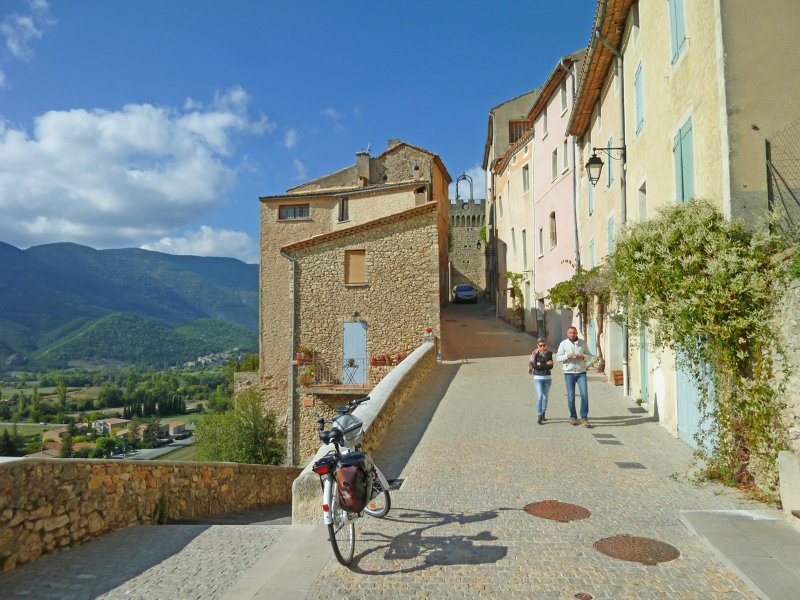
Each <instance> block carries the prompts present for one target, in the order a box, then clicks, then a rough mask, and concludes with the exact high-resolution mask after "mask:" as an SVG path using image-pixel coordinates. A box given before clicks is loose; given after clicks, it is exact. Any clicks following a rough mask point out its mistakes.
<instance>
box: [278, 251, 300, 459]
mask: <svg viewBox="0 0 800 600" xmlns="http://www.w3.org/2000/svg"><path fill="white" fill-rule="evenodd" d="M280 252H281V256H282V257H283V258H285V259H286V260H288V261H289V262H290V263H292V291H291V296H290V297H291V304H290V310H289V312H290V317H289V322H290V323H291V336H290V340H291V347H290V348H289V466H292V465H294V464H295V460H294V458H295V452H294V446H295V440H294V420H295V417H294V394H295V383H294V347H295V343H294V336H295V330H294V329H295V328H294V319H295V288H296V282H297V259H295V258H294V257H293V256H289V255H288V254H286V253H285V252H284V251H283V250H281V251H280Z"/></svg>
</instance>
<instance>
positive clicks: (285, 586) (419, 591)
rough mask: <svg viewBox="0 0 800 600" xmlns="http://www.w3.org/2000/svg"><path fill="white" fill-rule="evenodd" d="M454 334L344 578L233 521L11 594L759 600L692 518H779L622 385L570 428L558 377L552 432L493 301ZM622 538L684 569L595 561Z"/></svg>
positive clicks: (314, 557)
mask: <svg viewBox="0 0 800 600" xmlns="http://www.w3.org/2000/svg"><path fill="white" fill-rule="evenodd" d="M443 329H444V331H445V339H446V343H445V344H444V345H443V348H442V357H443V360H444V364H443V365H442V366H441V368H439V369H437V370H436V371H435V372H434V373H432V374H431V376H430V377H429V379H428V381H427V382H426V384H425V385H424V386H422V389H421V390H420V394H419V395H418V396H417V398H415V400H414V404H413V405H412V406H410V407H409V409H408V410H407V411H406V413H405V414H404V415H403V417H402V418H399V419H398V420H397V421H396V422H395V423H394V425H393V431H392V439H391V440H390V443H387V444H385V445H384V447H383V448H382V449H381V452H379V453H376V454H375V459H376V462H377V463H378V464H379V465H380V466H381V468H382V469H383V470H384V472H385V473H386V474H387V476H388V477H389V478H390V479H394V478H398V479H401V480H402V484H401V487H400V489H399V490H397V491H395V492H393V494H392V505H393V507H392V511H391V512H390V514H389V516H388V518H386V519H382V520H381V519H371V518H368V517H365V518H364V519H362V520H360V521H358V522H357V526H356V535H357V542H356V557H355V559H354V562H353V564H352V565H351V566H352V568H351V569H347V568H345V567H342V566H341V565H339V564H338V563H337V562H336V561H335V559H334V558H333V555H332V552H331V549H330V546H329V544H328V542H327V539H326V536H325V533H324V531H323V530H322V528H319V527H317V528H310V529H309V528H298V527H286V526H278V525H272V524H269V523H270V522H269V521H266V522H262V523H260V524H259V523H258V522H255V523H252V522H248V521H247V519H246V518H242V519H240V520H237V519H235V518H233V519H227V520H226V519H222V520H218V521H211V522H208V523H204V524H184V525H171V526H161V527H131V528H128V529H125V530H122V531H118V532H115V533H112V534H109V535H108V536H105V537H104V538H102V539H100V540H98V541H96V542H92V543H90V544H86V545H84V546H80V547H78V548H75V549H73V550H70V551H67V552H63V553H60V554H56V555H52V556H46V557H43V558H41V559H39V560H37V561H35V562H34V563H32V564H30V565H26V566H24V567H22V568H21V569H19V570H17V571H13V572H11V573H8V574H5V575H0V597H2V598H24V597H27V598H95V597H102V598H176V599H177V598H181V599H182V598H222V597H227V598H257V599H262V598H277V599H281V600H283V599H284V598H303V597H307V598H313V599H325V600H327V599H328V598H331V597H335V598H339V599H344V598H352V599H356V598H357V599H359V600H360V599H362V598H425V597H430V598H456V597H457V598H477V597H481V598H483V597H486V598H493V597H496V598H541V599H547V598H554V599H555V598H564V599H569V598H575V597H576V594H581V593H583V594H588V595H589V596H591V597H592V598H595V599H600V598H603V599H626V598H630V599H633V598H637V599H638V598H682V599H693V598H696V599H701V598H702V599H707V598H720V599H721V598H726V599H727V598H756V597H764V596H763V595H757V593H756V592H754V591H752V590H751V588H750V587H748V585H747V583H745V581H743V580H742V579H740V578H739V577H738V576H737V575H736V572H735V571H734V570H733V569H732V568H731V567H729V566H728V565H729V564H730V562H728V561H725V560H724V558H718V556H717V554H716V553H715V552H714V551H712V550H711V549H710V548H709V546H707V545H706V542H705V541H704V540H703V539H701V538H700V537H697V536H696V535H694V534H693V533H692V532H691V531H690V530H689V529H687V527H686V526H685V525H684V524H683V523H682V522H681V518H682V514H681V511H722V510H727V511H731V510H737V509H745V510H750V511H758V514H777V511H776V510H775V509H774V508H771V507H768V506H765V505H761V504H758V503H755V502H750V501H747V500H745V499H743V498H741V497H740V496H739V494H738V493H737V492H735V491H733V490H729V489H725V488H722V487H721V486H718V485H715V484H711V483H703V484H699V485H698V484H695V483H693V482H692V477H691V473H692V470H691V463H692V453H691V450H690V449H689V448H688V447H687V446H686V445H685V444H684V443H683V442H681V441H679V440H677V439H675V438H673V437H672V436H671V435H670V434H669V433H667V432H666V431H665V430H664V429H663V428H662V427H660V426H659V425H658V424H657V423H653V422H652V421H651V420H650V419H649V417H648V416H647V415H643V414H641V413H640V412H637V411H638V410H639V409H638V407H636V405H635V404H633V403H632V402H631V401H630V400H629V399H624V398H623V397H622V395H621V392H620V388H616V387H614V386H612V385H611V384H608V383H605V382H599V381H590V383H589V393H590V399H591V400H590V419H591V420H592V421H593V423H594V424H595V426H596V428H595V429H585V428H584V427H572V426H571V425H570V424H569V421H568V418H567V416H568V415H567V411H566V400H565V388H564V383H563V377H562V376H561V374H560V372H556V373H554V383H553V387H552V388H551V391H550V407H549V408H548V411H547V416H548V422H547V423H546V424H544V425H541V426H540V425H537V424H536V415H535V409H534V393H533V386H532V384H531V380H530V378H529V376H528V375H527V356H528V353H529V352H530V350H531V349H532V345H533V342H534V340H533V339H532V338H530V337H529V336H527V335H526V334H522V333H519V332H517V331H515V330H514V329H513V328H511V327H509V326H508V325H506V324H504V323H502V322H499V321H497V320H496V319H495V318H494V316H493V313H492V312H491V309H489V308H488V307H487V306H486V305H483V304H481V305H478V306H454V307H449V308H448V309H447V310H446V311H445V313H444V315H443ZM630 467H634V468H630ZM542 500H559V501H562V502H569V503H574V504H578V505H580V506H583V507H585V508H587V509H588V510H590V511H591V516H590V517H589V518H588V519H584V520H579V521H573V522H569V523H560V522H556V521H549V520H545V519H541V518H538V517H534V516H531V515H529V514H527V513H526V512H523V510H522V508H523V507H524V506H525V505H527V504H529V503H532V502H537V501H542ZM687 514H691V515H704V514H708V513H703V512H700V513H683V517H684V518H686V515H687ZM717 514H721V513H717ZM732 514H736V513H732ZM617 534H631V535H635V536H642V537H646V538H653V539H656V540H659V541H662V542H666V543H668V544H671V545H672V546H674V547H676V548H677V549H678V550H679V551H680V557H679V558H677V559H676V560H673V561H670V562H665V563H661V564H659V565H657V566H644V565H641V564H638V563H631V562H625V561H622V560H618V559H614V558H610V557H608V556H605V555H603V554H601V553H599V552H598V551H597V550H596V549H595V548H594V546H593V545H594V543H595V542H596V541H598V540H600V539H603V538H607V537H609V536H614V535H617ZM728 542H729V543H731V542H732V543H734V544H735V543H736V538H733V539H729V540H728ZM786 543H787V544H790V543H791V542H790V541H789V542H786ZM786 547H787V548H788V547H789V546H786ZM773 562H774V561H773ZM760 564H762V565H763V564H766V563H763V562H762V563H760ZM787 564H788V563H787ZM586 597H588V596H586ZM780 597H781V596H779V595H776V596H773V598H774V599H775V600H777V599H778V598H780ZM787 597H794V596H787Z"/></svg>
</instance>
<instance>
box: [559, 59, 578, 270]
mask: <svg viewBox="0 0 800 600" xmlns="http://www.w3.org/2000/svg"><path fill="white" fill-rule="evenodd" d="M561 68H562V69H564V70H565V71H566V72H567V76H568V77H569V76H570V75H572V102H573V104H574V102H575V63H574V62H573V63H572V64H571V65H570V66H569V67H567V65H566V64H565V63H564V59H563V58H562V59H561ZM576 145H577V140H576V139H575V136H574V135H573V136H572V219H573V223H574V227H573V230H574V231H573V233H574V234H575V272H576V273H577V272H578V269H580V267H581V247H580V237H579V236H578V163H577V162H576V160H577V158H578V155H577V151H576V149H575V146H576Z"/></svg>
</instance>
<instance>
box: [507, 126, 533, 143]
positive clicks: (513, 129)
mask: <svg viewBox="0 0 800 600" xmlns="http://www.w3.org/2000/svg"><path fill="white" fill-rule="evenodd" d="M530 128H531V127H530V124H529V123H528V122H527V121H525V120H516V121H509V122H508V143H509V144H513V143H514V142H516V141H517V140H518V139H519V138H521V137H522V136H524V135H525V132H526V131H528V130H529V129H530Z"/></svg>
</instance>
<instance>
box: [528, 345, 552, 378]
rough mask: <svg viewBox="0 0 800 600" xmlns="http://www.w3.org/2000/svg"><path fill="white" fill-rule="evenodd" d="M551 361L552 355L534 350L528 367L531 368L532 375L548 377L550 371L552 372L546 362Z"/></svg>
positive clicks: (548, 352)
mask: <svg viewBox="0 0 800 600" xmlns="http://www.w3.org/2000/svg"><path fill="white" fill-rule="evenodd" d="M550 360H553V353H552V352H550V350H548V351H547V352H542V351H541V350H538V349H537V350H535V351H534V353H533V354H531V360H530V365H531V367H532V368H533V374H534V375H550V371H552V370H553V367H552V366H551V365H548V364H547V361H550Z"/></svg>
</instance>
